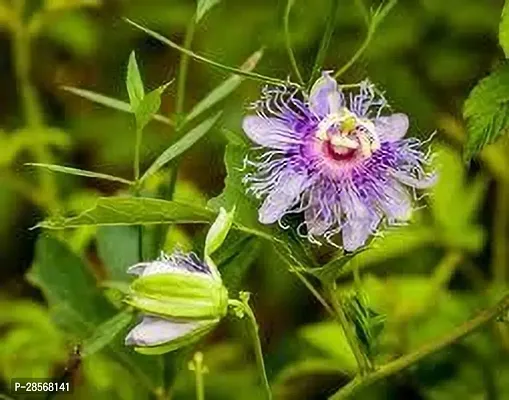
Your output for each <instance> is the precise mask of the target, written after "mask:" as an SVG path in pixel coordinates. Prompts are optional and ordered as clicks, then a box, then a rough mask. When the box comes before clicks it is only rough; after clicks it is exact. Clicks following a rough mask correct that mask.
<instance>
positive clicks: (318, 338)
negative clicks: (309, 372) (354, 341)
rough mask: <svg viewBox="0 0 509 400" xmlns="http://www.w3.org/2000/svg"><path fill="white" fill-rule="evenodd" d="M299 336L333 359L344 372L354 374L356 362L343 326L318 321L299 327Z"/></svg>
mask: <svg viewBox="0 0 509 400" xmlns="http://www.w3.org/2000/svg"><path fill="white" fill-rule="evenodd" d="M299 336H300V337H302V338H303V339H304V340H306V341H307V342H309V343H310V344H311V345H312V346H313V347H315V348H317V349H318V350H320V351H321V352H322V353H323V354H324V355H327V356H329V357H330V358H332V359H333V360H334V364H335V365H337V366H338V367H339V368H341V369H342V370H343V371H344V372H345V373H348V374H354V373H355V372H356V371H357V362H356V361H355V357H354V355H353V353H352V350H351V349H350V346H349V345H348V341H347V340H346V336H345V334H344V332H343V328H341V326H340V325H339V324H337V323H335V322H320V323H317V324H313V325H308V326H306V327H304V328H302V329H301V331H300V332H299Z"/></svg>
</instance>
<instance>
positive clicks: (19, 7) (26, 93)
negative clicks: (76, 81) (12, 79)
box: [12, 0, 43, 128]
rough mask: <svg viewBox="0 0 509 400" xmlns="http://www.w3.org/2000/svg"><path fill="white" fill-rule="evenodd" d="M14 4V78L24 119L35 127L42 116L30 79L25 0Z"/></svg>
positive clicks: (39, 123)
mask: <svg viewBox="0 0 509 400" xmlns="http://www.w3.org/2000/svg"><path fill="white" fill-rule="evenodd" d="M14 5H15V7H16V17H17V21H16V23H15V24H14V30H13V35H14V37H13V39H14V43H13V46H12V51H13V59H14V62H15V73H16V79H17V81H18V84H19V87H20V93H21V101H22V103H23V112H24V114H25V121H26V123H27V125H28V126H29V127H31V128H37V127H40V126H42V125H43V118H42V112H41V109H40V106H39V104H40V103H39V101H38V98H37V93H36V91H35V89H34V87H33V86H32V82H31V79H30V64H31V60H30V58H31V57H30V47H31V46H30V35H29V33H28V30H27V27H26V25H25V23H24V21H23V15H24V12H25V1H24V0H18V1H15V2H14Z"/></svg>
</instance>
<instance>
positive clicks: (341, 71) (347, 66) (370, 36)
mask: <svg viewBox="0 0 509 400" xmlns="http://www.w3.org/2000/svg"><path fill="white" fill-rule="evenodd" d="M374 27H375V25H374V24H370V25H369V26H368V33H367V34H366V38H365V39H364V42H362V45H361V47H359V49H358V50H357V52H356V53H355V54H354V55H353V57H352V58H350V60H349V61H348V62H347V63H346V64H345V65H343V66H342V67H341V68H340V69H339V70H338V71H337V72H336V73H335V74H334V78H336V79H338V78H339V77H340V76H341V75H343V74H344V73H345V72H346V71H347V70H349V69H350V67H351V66H352V65H354V64H355V62H356V61H357V60H358V59H359V58H360V56H361V55H362V53H364V51H366V49H367V48H368V46H369V44H370V43H371V40H372V39H373V34H374V33H375V28H374Z"/></svg>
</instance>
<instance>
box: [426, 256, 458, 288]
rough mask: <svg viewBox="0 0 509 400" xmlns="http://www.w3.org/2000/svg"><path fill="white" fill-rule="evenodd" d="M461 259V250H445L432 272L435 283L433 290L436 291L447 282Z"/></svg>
mask: <svg viewBox="0 0 509 400" xmlns="http://www.w3.org/2000/svg"><path fill="white" fill-rule="evenodd" d="M462 260H463V255H462V254H461V252H459V251H457V250H450V251H449V252H447V254H446V255H445V256H444V258H443V259H442V261H441V262H440V264H438V266H437V267H436V269H435V272H434V273H433V284H434V285H435V290H437V291H438V290H440V289H442V288H443V287H444V286H446V285H447V284H448V283H449V281H450V280H451V278H452V276H453V274H454V272H455V271H456V269H457V267H458V266H459V264H460V263H461V261H462Z"/></svg>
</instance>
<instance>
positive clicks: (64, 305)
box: [28, 234, 162, 390]
mask: <svg viewBox="0 0 509 400" xmlns="http://www.w3.org/2000/svg"><path fill="white" fill-rule="evenodd" d="M28 278H29V280H30V281H31V282H33V283H35V284H36V285H37V286H38V287H40V288H41V290H42V291H43V293H44V295H45V298H46V300H47V301H48V304H49V306H50V312H51V314H52V316H53V318H54V319H55V321H56V322H57V324H58V325H59V326H61V327H62V328H63V329H65V330H67V331H69V332H71V333H72V334H73V335H75V336H76V338H79V339H85V340H86V339H87V338H90V337H91V336H92V335H94V333H95V332H96V329H97V328H98V327H99V326H101V324H103V323H104V322H105V321H108V320H109V319H110V318H111V317H112V316H114V315H115V312H116V310H115V309H114V308H113V307H112V305H111V304H110V303H109V302H108V301H107V300H106V298H105V297H104V296H103V295H102V293H101V291H100V288H99V286H98V284H97V282H96V281H95V279H94V277H93V276H92V273H91V270H90V269H89V268H88V267H87V265H85V264H84V262H83V260H82V259H81V258H79V257H78V256H77V255H76V254H74V253H73V252H72V251H71V250H70V249H69V247H68V246H67V245H66V244H64V243H62V242H61V241H59V240H57V239H55V238H52V237H51V236H47V235H44V234H43V235H40V236H39V239H38V241H37V245H36V254H35V263H34V266H33V267H32V269H31V270H30V272H29V274H28ZM121 342H122V343H121ZM108 355H110V356H111V357H112V358H113V359H115V360H116V361H117V362H119V363H121V364H122V365H123V366H124V367H126V368H127V369H128V370H129V371H130V372H131V373H132V374H133V376H135V377H136V378H137V381H138V382H140V383H142V384H143V385H144V386H145V387H147V388H148V389H150V390H155V389H156V388H157V387H159V386H160V379H161V377H162V373H161V372H162V371H161V364H160V363H158V360H156V359H152V360H147V359H146V358H144V357H141V356H139V355H137V354H135V353H134V351H133V350H131V349H128V348H126V347H125V346H124V344H123V339H122V340H121V341H119V340H117V338H115V341H114V343H110V344H109V345H108Z"/></svg>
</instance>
